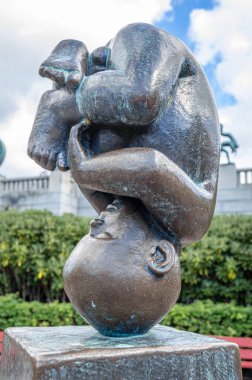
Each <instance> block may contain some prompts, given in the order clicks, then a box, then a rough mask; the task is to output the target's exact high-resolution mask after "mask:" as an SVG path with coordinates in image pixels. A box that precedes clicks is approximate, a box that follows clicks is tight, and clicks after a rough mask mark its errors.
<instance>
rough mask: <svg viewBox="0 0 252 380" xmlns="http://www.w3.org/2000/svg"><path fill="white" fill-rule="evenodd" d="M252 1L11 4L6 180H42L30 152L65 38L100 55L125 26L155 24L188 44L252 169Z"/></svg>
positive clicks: (240, 158) (2, 74) (4, 11)
mask: <svg viewBox="0 0 252 380" xmlns="http://www.w3.org/2000/svg"><path fill="white" fill-rule="evenodd" d="M251 16H252V1H251V0H240V1H237V0H216V1H215V0H106V1H104V0H93V1H91V0H71V2H69V1H68V0H43V2H38V1H34V0H22V1H20V0H8V1H5V2H2V4H1V12H0V51H1V58H0V91H1V98H0V139H2V140H3V141H4V143H5V145H6V148H7V156H6V159H5V161H4V164H3V165H2V166H1V168H0V174H2V175H5V176H7V177H9V178H10V177H20V176H31V175H37V174H40V173H41V171H42V169H41V168H40V167H39V166H38V165H36V164H35V163H33V161H32V160H30V159H29V158H28V157H26V146H27V141H28V137H29V133H30V130H31V127H32V123H33V119H34V115H35V112H36V107H37V105H38V102H39V98H40V96H41V93H42V92H43V91H45V90H47V89H49V88H50V86H51V83H50V81H49V80H47V79H42V78H40V77H39V76H38V74H37V71H38V67H39V65H40V63H41V62H42V61H43V60H44V59H45V58H46V57H47V56H48V55H49V53H50V52H51V50H52V49H53V47H54V46H55V45H56V44H57V43H58V42H59V41H60V40H62V39H66V38H75V39H78V40H82V41H84V42H85V43H86V45H87V47H88V48H89V49H90V50H92V49H94V48H95V47H98V46H101V45H103V44H104V43H106V42H107V41H108V40H110V39H111V37H113V36H114V35H115V33H116V32H117V31H118V30H119V29H120V28H121V27H122V26H124V25H126V24H128V23H131V22H137V21H140V22H148V23H152V24H154V25H156V26H158V27H160V28H162V29H165V30H167V31H169V32H170V33H172V34H175V35H176V36H178V37H179V38H181V39H182V40H183V41H184V42H185V43H186V44H187V45H188V46H189V47H190V48H191V50H192V51H193V52H194V54H195V55H196V57H197V58H198V60H199V62H200V63H201V64H202V65H203V66H204V69H205V72H206V73H207V76H208V78H209V81H210V83H211V85H212V88H213V91H214V95H215V99H216V102H217V105H218V109H219V115H220V120H221V122H222V123H223V124H224V125H225V129H226V130H228V131H230V132H232V133H233V134H234V135H235V136H236V138H237V140H238V143H239V145H240V148H239V151H238V153H237V155H236V156H234V157H233V160H234V161H235V162H236V164H237V166H238V167H240V168H241V167H252V109H251V108H252V90H251V89H252V74H251V67H252V46H251V41H252V23H251Z"/></svg>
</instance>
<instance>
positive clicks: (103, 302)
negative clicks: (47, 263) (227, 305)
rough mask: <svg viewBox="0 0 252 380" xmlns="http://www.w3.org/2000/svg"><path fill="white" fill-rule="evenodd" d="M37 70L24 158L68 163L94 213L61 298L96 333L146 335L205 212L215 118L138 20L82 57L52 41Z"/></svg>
mask: <svg viewBox="0 0 252 380" xmlns="http://www.w3.org/2000/svg"><path fill="white" fill-rule="evenodd" d="M40 74H41V75H42V76H46V77H48V78H50V79H52V80H53V83H54V85H53V89H52V90H51V91H47V92H45V93H44V94H43V96H42V98H41V101H40V104H39V107H38V112H37V115H36V118H35V121H34V125H33V129H32V132H31V136H30V140H29V146H28V154H29V155H30V157H31V158H33V159H34V160H35V161H36V162H37V163H38V164H40V165H41V166H42V167H44V168H45V169H49V170H54V169H55V167H56V166H58V167H59V168H60V169H61V170H67V169H68V168H70V170H71V174H72V176H73V178H74V180H75V181H76V183H77V184H78V186H79V188H80V190H81V191H82V192H83V194H84V195H85V196H86V197H87V198H88V199H89V200H90V202H91V203H92V205H93V206H94V208H95V209H96V210H97V212H98V213H99V214H100V217H99V219H96V220H93V221H92V222H91V229H90V232H89V234H88V235H87V236H86V237H85V238H84V239H82V241H81V242H80V243H79V244H78V246H77V247H76V248H75V250H74V251H73V253H72V255H71V256H70V257H69V259H68V261H67V263H66V267H65V270H64V274H63V277H64V288H65V291H66V293H67V295H68V297H69V299H70V300H71V302H72V303H73V305H74V307H75V308H76V310H77V311H78V312H79V313H80V314H81V315H82V316H83V317H84V318H86V319H87V320H88V321H89V323H90V324H92V325H93V326H94V327H95V328H97V330H98V331H99V332H101V333H102V334H104V335H109V336H128V335H135V334H140V333H146V331H148V330H149V329H150V328H151V327H152V326H153V325H154V324H155V323H157V322H158V321H160V320H161V319H162V317H163V316H164V315H165V314H166V313H168V312H169V310H170V309H171V308H172V306H173V305H174V303H175V302H176V301H177V299H178V296H179V292H180V264H179V254H180V250H181V247H183V246H185V245H187V244H189V243H191V242H194V241H197V240H199V239H200V238H201V237H202V236H203V235H204V233H205V232H206V231H207V229H208V227H209V224H210V222H211V219H212V215H213V211H214V206H215V198H216V188H217V177H218V165H219V121H218V115H217V111H216V107H215V103H214V100H213V96H212V93H211V90H210V88H209V85H208V82H207V79H206V77H205V74H204V73H203V71H202V69H201V67H200V66H199V64H198V63H197V62H196V60H195V58H194V57H193V55H192V54H191V52H190V51H189V49H188V48H187V47H186V46H185V45H184V44H183V43H182V42H181V41H179V40H178V39H177V38H175V37H174V36H172V35H170V34H169V33H167V32H164V31H162V30H160V29H158V28H156V27H154V26H152V25H148V24H143V23H138V24H131V25H128V26H126V27H124V28H122V29H121V30H120V31H119V32H118V33H117V35H116V36H115V37H114V38H113V39H112V40H111V41H110V42H109V43H108V44H107V45H106V46H103V47H100V48H98V49H96V50H94V51H93V52H92V53H89V52H88V50H87V49H86V47H85V45H84V44H83V43H82V42H79V41H74V40H66V41H62V42H61V43H60V44H59V45H57V46H56V48H55V49H54V50H53V52H52V54H51V55H50V56H49V58H48V59H46V60H45V61H44V62H43V64H42V66H41V68H40Z"/></svg>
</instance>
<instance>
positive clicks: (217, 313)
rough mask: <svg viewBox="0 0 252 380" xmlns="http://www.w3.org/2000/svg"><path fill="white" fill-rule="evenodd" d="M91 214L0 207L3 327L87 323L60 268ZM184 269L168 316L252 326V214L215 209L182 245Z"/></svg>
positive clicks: (237, 331)
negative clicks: (193, 239) (197, 235)
mask: <svg viewBox="0 0 252 380" xmlns="http://www.w3.org/2000/svg"><path fill="white" fill-rule="evenodd" d="M89 221H90V220H89V219H88V218H81V217H76V216H73V215H70V214H65V215H63V216H55V215H53V214H51V213H50V212H48V211H34V210H31V211H24V212H19V211H17V210H9V211H5V212H1V213H0V295H2V296H1V297H0V329H3V328H5V327H8V326H20V325H22V326H24V325H31V326H49V325H64V324H84V323H85V322H84V321H83V320H82V318H81V317H80V316H78V315H77V313H76V312H75V311H74V310H73V308H72V306H71V305H70V304H69V303H67V302H64V301H67V298H66V295H65V293H64V290H63V283H62V277H61V276H62V270H63V266H64V263H65V261H66V259H67V257H68V256H69V254H70V253H71V251H72V249H73V248H74V246H75V245H76V244H77V243H78V242H79V240H80V239H81V238H82V237H83V236H84V235H85V234H87V233H88V230H89ZM181 270H182V292H181V296H180V299H179V304H177V305H176V306H175V307H174V308H173V309H172V311H171V312H170V313H169V315H168V316H167V317H166V318H165V319H164V322H163V323H165V324H167V325H171V326H175V327H177V328H181V329H185V330H190V331H195V332H200V333H204V334H215V335H218V334H219V335H236V336H248V335H249V334H252V306H249V305H252V216H244V215H241V216H216V217H215V218H214V220H213V223H212V225H211V228H210V229H209V231H208V233H207V234H206V236H205V237H204V238H203V239H202V240H201V241H200V242H198V243H195V244H192V245H190V246H189V247H187V248H185V249H184V250H183V251H182V254H181ZM11 293H12V294H11ZM6 294H7V295H6ZM27 301H34V302H27ZM52 301H54V302H52ZM195 301H196V302H195Z"/></svg>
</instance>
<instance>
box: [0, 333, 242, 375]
mask: <svg viewBox="0 0 252 380" xmlns="http://www.w3.org/2000/svg"><path fill="white" fill-rule="evenodd" d="M0 379H1V380H49V379H50V380H56V379H57V380H83V379H99V380H103V379H106V380H110V379H111V380H112V379H113V380H120V379H123V380H140V379H141V380H142V379H143V380H155V379H158V380H162V379H166V380H169V379H170V380H224V379H225V380H238V379H239V380H241V379H242V376H241V368H240V357H239V350H238V346H236V345H235V344H232V343H228V342H224V341H221V340H218V339H213V338H210V337H207V336H203V335H198V334H193V333H189V332H184V331H178V330H175V329H173V328H168V327H163V326H156V327H155V328H153V329H152V330H151V331H150V332H149V333H148V334H146V335H143V336H136V337H134V338H132V337H129V338H123V339H122V338H107V337H103V336H101V335H99V334H98V333H97V332H96V331H95V330H94V329H93V328H92V327H73V326H70V327H48V328H32V327H24V328H10V329H7V330H6V332H5V337H4V343H3V353H2V361H1V369H0Z"/></svg>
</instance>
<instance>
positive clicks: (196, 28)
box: [190, 0, 252, 167]
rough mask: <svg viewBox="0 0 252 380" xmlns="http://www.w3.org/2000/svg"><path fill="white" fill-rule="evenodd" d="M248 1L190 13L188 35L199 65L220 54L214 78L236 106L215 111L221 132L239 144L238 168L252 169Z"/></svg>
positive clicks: (228, 0)
mask: <svg viewBox="0 0 252 380" xmlns="http://www.w3.org/2000/svg"><path fill="white" fill-rule="evenodd" d="M251 14H252V2H250V1H246V0H242V1H237V0H220V1H219V2H218V4H217V5H216V7H215V8H214V9H213V10H203V9H197V10H194V11H193V12H192V13H191V27H190V36H191V38H192V40H193V41H194V42H195V52H196V55H197V57H198V59H199V61H200V63H201V64H203V65H206V64H208V63H211V62H213V61H214V59H215V58H216V56H218V55H220V56H221V60H220V62H219V63H217V66H216V71H215V74H216V79H217V81H218V84H219V86H220V87H221V88H222V89H223V91H225V92H227V93H229V94H232V95H233V96H234V97H235V98H236V100H237V103H236V104H234V105H232V106H227V107H222V108H221V109H220V110H219V114H220V120H221V122H223V124H224V125H225V129H226V130H229V131H230V132H232V133H233V134H234V135H235V136H236V138H237V140H238V142H239V144H240V149H239V150H238V153H237V157H236V159H235V161H236V163H237V166H239V167H249V166H250V167H251V166H252V128H251V127H252V74H251V67H252V23H251Z"/></svg>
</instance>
